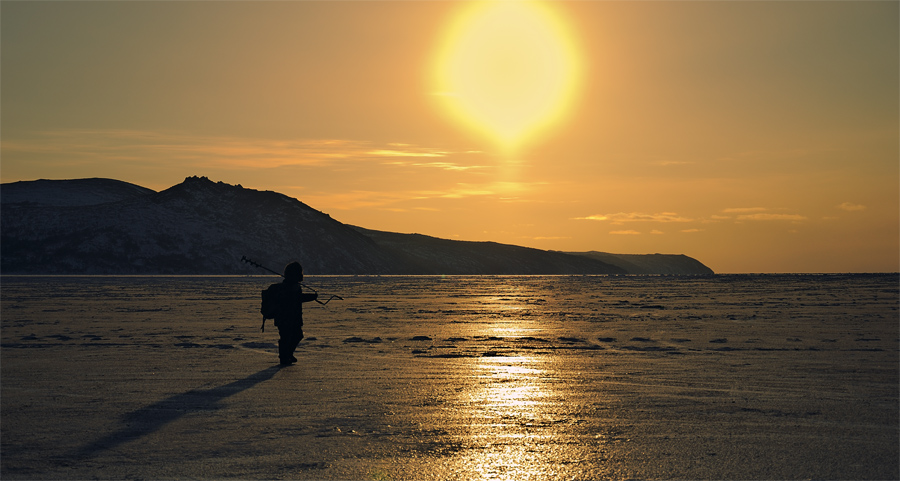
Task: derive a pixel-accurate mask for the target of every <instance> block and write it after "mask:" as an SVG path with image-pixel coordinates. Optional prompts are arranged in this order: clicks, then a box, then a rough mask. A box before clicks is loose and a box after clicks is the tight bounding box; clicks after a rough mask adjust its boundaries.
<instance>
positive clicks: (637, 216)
mask: <svg viewBox="0 0 900 481" xmlns="http://www.w3.org/2000/svg"><path fill="white" fill-rule="evenodd" d="M575 220H599V221H609V222H610V223H612V224H617V225H621V224H624V223H626V222H692V221H693V220H694V219H689V218H687V217H682V216H680V215H678V214H676V213H674V212H660V213H658V214H643V213H640V212H619V213H617V214H604V215H589V216H587V217H575Z"/></svg>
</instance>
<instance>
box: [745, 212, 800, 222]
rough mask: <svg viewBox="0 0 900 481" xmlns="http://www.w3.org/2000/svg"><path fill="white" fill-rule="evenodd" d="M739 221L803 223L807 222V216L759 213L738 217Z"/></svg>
mask: <svg viewBox="0 0 900 481" xmlns="http://www.w3.org/2000/svg"><path fill="white" fill-rule="evenodd" d="M737 220H790V221H795V222H796V221H801V220H806V216H802V215H799V214H771V213H759V214H746V215H739V216H737Z"/></svg>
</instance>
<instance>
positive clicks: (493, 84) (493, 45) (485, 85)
mask: <svg viewBox="0 0 900 481" xmlns="http://www.w3.org/2000/svg"><path fill="white" fill-rule="evenodd" d="M437 58H438V63H437V65H436V68H435V76H436V82H435V83H436V84H437V86H438V90H439V93H440V94H441V97H442V98H443V99H444V100H445V105H446V107H447V109H448V111H449V112H451V114H452V116H453V117H454V118H455V119H456V120H458V121H460V122H462V123H463V124H465V125H466V126H468V127H470V128H474V129H476V130H478V131H481V132H483V133H486V134H488V135H490V136H491V137H493V138H494V139H496V140H497V141H498V142H499V143H500V144H501V145H502V146H503V147H504V148H506V149H512V148H514V147H515V146H516V145H517V144H519V143H521V142H522V141H523V140H524V139H525V138H526V137H527V136H529V135H532V134H534V133H535V132H537V131H538V130H541V129H542V128H545V127H548V126H550V125H552V124H553V123H555V122H557V121H558V120H559V119H560V118H561V117H562V116H563V115H564V114H565V112H566V110H567V109H568V107H569V106H570V104H571V100H572V96H573V94H574V91H575V90H576V83H577V79H578V76H579V75H578V62H577V55H576V53H575V48H574V46H573V43H572V41H571V39H570V35H569V34H568V31H567V29H566V28H565V27H564V25H563V24H562V22H561V20H560V19H559V18H558V16H557V15H556V14H555V13H554V12H553V11H552V10H550V8H549V7H547V6H544V5H541V4H538V3H536V2H530V1H501V2H484V3H478V4H476V5H474V6H473V7H470V8H469V9H468V10H466V11H465V12H463V14H462V15H461V16H460V17H459V19H458V20H457V21H456V22H455V23H454V24H453V26H452V28H451V29H450V30H449V33H448V35H447V37H446V40H445V43H444V45H443V48H442V51H441V52H440V55H438V57H437Z"/></svg>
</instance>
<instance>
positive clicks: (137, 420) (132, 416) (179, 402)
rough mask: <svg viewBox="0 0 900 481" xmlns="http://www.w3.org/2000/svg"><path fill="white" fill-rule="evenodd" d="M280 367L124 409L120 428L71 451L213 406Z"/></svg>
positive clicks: (95, 448)
mask: <svg viewBox="0 0 900 481" xmlns="http://www.w3.org/2000/svg"><path fill="white" fill-rule="evenodd" d="M280 369H281V367H280V366H272V367H269V368H266V369H263V370H262V371H259V372H257V373H254V374H251V375H249V376H247V377H245V378H244V379H240V380H237V381H234V382H232V383H229V384H225V385H224V386H219V387H214V388H212V389H203V390H198V389H192V390H190V391H188V392H185V393H182V394H176V395H174V396H172V397H169V398H167V399H163V400H162V401H159V402H157V403H153V404H151V405H149V406H146V407H143V408H141V409H138V410H136V411H132V412H130V413H127V414H125V415H124V416H122V424H123V427H122V428H121V429H119V430H118V431H115V432H113V433H110V434H108V435H106V436H104V437H102V438H100V439H98V440H96V441H94V442H92V443H90V444H87V445H85V446H84V447H82V448H81V449H79V450H78V451H76V452H75V454H74V457H75V458H76V459H86V458H90V457H92V456H94V455H96V454H97V453H99V452H101V451H106V450H109V449H113V448H115V447H116V446H119V445H121V444H124V443H127V442H129V441H132V440H135V439H138V438H141V437H143V436H146V435H148V434H151V433H153V432H154V431H156V430H158V429H160V428H162V427H163V426H165V425H166V424H168V423H170V422H172V421H175V420H177V419H178V418H181V417H182V416H185V415H188V414H191V413H194V412H198V411H208V410H213V409H217V408H218V407H219V406H218V403H219V401H222V400H223V399H225V398H227V397H229V396H233V395H235V394H237V393H239V392H241V391H245V390H247V389H250V388H251V387H253V386H255V385H257V384H259V383H261V382H263V381H267V380H269V379H272V377H273V376H274V375H275V373H276V372H278V371H279V370H280Z"/></svg>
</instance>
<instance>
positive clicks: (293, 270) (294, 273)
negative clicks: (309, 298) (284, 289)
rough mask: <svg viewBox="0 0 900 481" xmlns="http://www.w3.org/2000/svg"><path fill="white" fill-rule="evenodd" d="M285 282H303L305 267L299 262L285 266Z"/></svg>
mask: <svg viewBox="0 0 900 481" xmlns="http://www.w3.org/2000/svg"><path fill="white" fill-rule="evenodd" d="M284 280H285V282H301V281H302V280H303V267H302V266H301V265H300V263H299V262H291V263H290V264H288V265H286V266H284Z"/></svg>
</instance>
